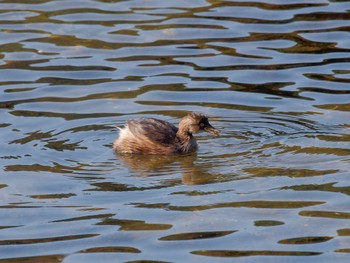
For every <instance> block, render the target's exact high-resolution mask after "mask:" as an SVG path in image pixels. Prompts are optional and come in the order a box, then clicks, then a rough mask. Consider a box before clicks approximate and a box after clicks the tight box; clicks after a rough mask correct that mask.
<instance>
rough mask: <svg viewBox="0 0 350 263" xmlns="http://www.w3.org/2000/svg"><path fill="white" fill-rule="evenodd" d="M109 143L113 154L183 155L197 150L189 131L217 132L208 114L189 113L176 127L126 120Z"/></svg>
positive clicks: (155, 121) (138, 119)
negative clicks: (123, 126)
mask: <svg viewBox="0 0 350 263" xmlns="http://www.w3.org/2000/svg"><path fill="white" fill-rule="evenodd" d="M119 129H120V134H119V138H117V139H116V140H115V141H114V143H113V149H114V150H115V151H116V152H117V153H133V154H165V155H170V154H186V153H191V152H195V151H196V150H197V142H196V139H195V138H194V137H193V135H192V134H194V133H198V132H201V131H206V132H209V133H212V134H219V133H220V131H219V130H217V129H215V128H214V127H213V126H211V125H210V123H209V121H208V117H207V116H205V115H203V114H201V113H190V114H188V115H187V116H185V117H183V118H182V119H181V121H180V124H179V128H177V127H175V126H174V125H173V124H171V123H169V122H166V121H162V120H158V119H153V118H149V119H147V118H137V119H134V120H129V121H128V122H127V124H126V126H125V128H119Z"/></svg>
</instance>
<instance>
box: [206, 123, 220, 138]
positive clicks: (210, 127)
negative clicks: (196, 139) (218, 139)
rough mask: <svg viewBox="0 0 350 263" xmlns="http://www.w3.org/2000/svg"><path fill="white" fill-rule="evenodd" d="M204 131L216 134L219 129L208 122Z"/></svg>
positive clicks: (218, 132)
mask: <svg viewBox="0 0 350 263" xmlns="http://www.w3.org/2000/svg"><path fill="white" fill-rule="evenodd" d="M204 131H206V132H208V133H211V134H215V135H218V134H220V131H219V130H218V129H215V128H214V127H213V126H211V125H210V124H208V125H207V126H206V127H205V128H204Z"/></svg>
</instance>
